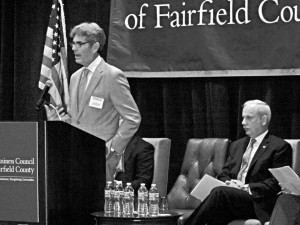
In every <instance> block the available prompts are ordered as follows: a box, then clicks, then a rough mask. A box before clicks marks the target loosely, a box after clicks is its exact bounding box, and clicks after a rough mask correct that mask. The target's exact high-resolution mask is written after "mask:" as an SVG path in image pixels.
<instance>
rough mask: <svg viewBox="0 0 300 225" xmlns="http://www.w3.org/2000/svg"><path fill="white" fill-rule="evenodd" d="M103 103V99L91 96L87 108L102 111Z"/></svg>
mask: <svg viewBox="0 0 300 225" xmlns="http://www.w3.org/2000/svg"><path fill="white" fill-rule="evenodd" d="M103 103H104V98H99V97H95V96H92V97H91V99H90V103H89V106H90V107H94V108H97V109H102V106H103Z"/></svg>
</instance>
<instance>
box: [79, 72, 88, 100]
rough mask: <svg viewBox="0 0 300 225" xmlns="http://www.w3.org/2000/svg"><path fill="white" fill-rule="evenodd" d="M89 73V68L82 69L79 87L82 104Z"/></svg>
mask: <svg viewBox="0 0 300 225" xmlns="http://www.w3.org/2000/svg"><path fill="white" fill-rule="evenodd" d="M88 73H89V70H88V69H87V68H84V69H83V71H82V75H81V79H80V83H79V88H78V105H80V104H81V102H82V99H83V96H84V93H85V90H86V84H87V75H88Z"/></svg>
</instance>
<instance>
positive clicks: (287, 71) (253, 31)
mask: <svg viewBox="0 0 300 225" xmlns="http://www.w3.org/2000/svg"><path fill="white" fill-rule="evenodd" d="M110 16H111V17H110V28H109V32H110V33H109V40H108V54H107V61H108V62H109V63H110V64H112V65H115V66H116V67H118V68H120V69H121V70H123V71H125V73H126V75H127V76H128V77H199V76H200V77H201V76H205V77H210V76H268V75H270V76H276V75H298V74H299V73H300V69H299V68H300V41H299V40H300V1H298V0H186V1H184V0H180V1H179V0H165V1H161V0H151V1H150V0H142V1H141V0H122V1H118V0H112V2H111V15H110Z"/></svg>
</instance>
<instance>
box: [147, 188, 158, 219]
mask: <svg viewBox="0 0 300 225" xmlns="http://www.w3.org/2000/svg"><path fill="white" fill-rule="evenodd" d="M158 213H159V192H158V189H157V187H156V184H151V188H150V190H149V216H158Z"/></svg>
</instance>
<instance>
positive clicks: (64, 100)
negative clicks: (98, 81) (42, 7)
mask: <svg viewBox="0 0 300 225" xmlns="http://www.w3.org/2000/svg"><path fill="white" fill-rule="evenodd" d="M48 80H50V81H51V82H52V86H51V88H50V90H49V94H50V102H51V103H52V104H54V105H59V106H63V107H65V109H68V106H69V99H70V96H69V87H68V69H67V39H66V25H65V16H64V10H63V3H62V0H53V4H52V11H51V15H50V19H49V25H48V29H47V34H46V41H45V47H44V55H43V62H42V67H41V74H40V80H39V88H40V89H44V87H45V84H46V82H47V81H48Z"/></svg>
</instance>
